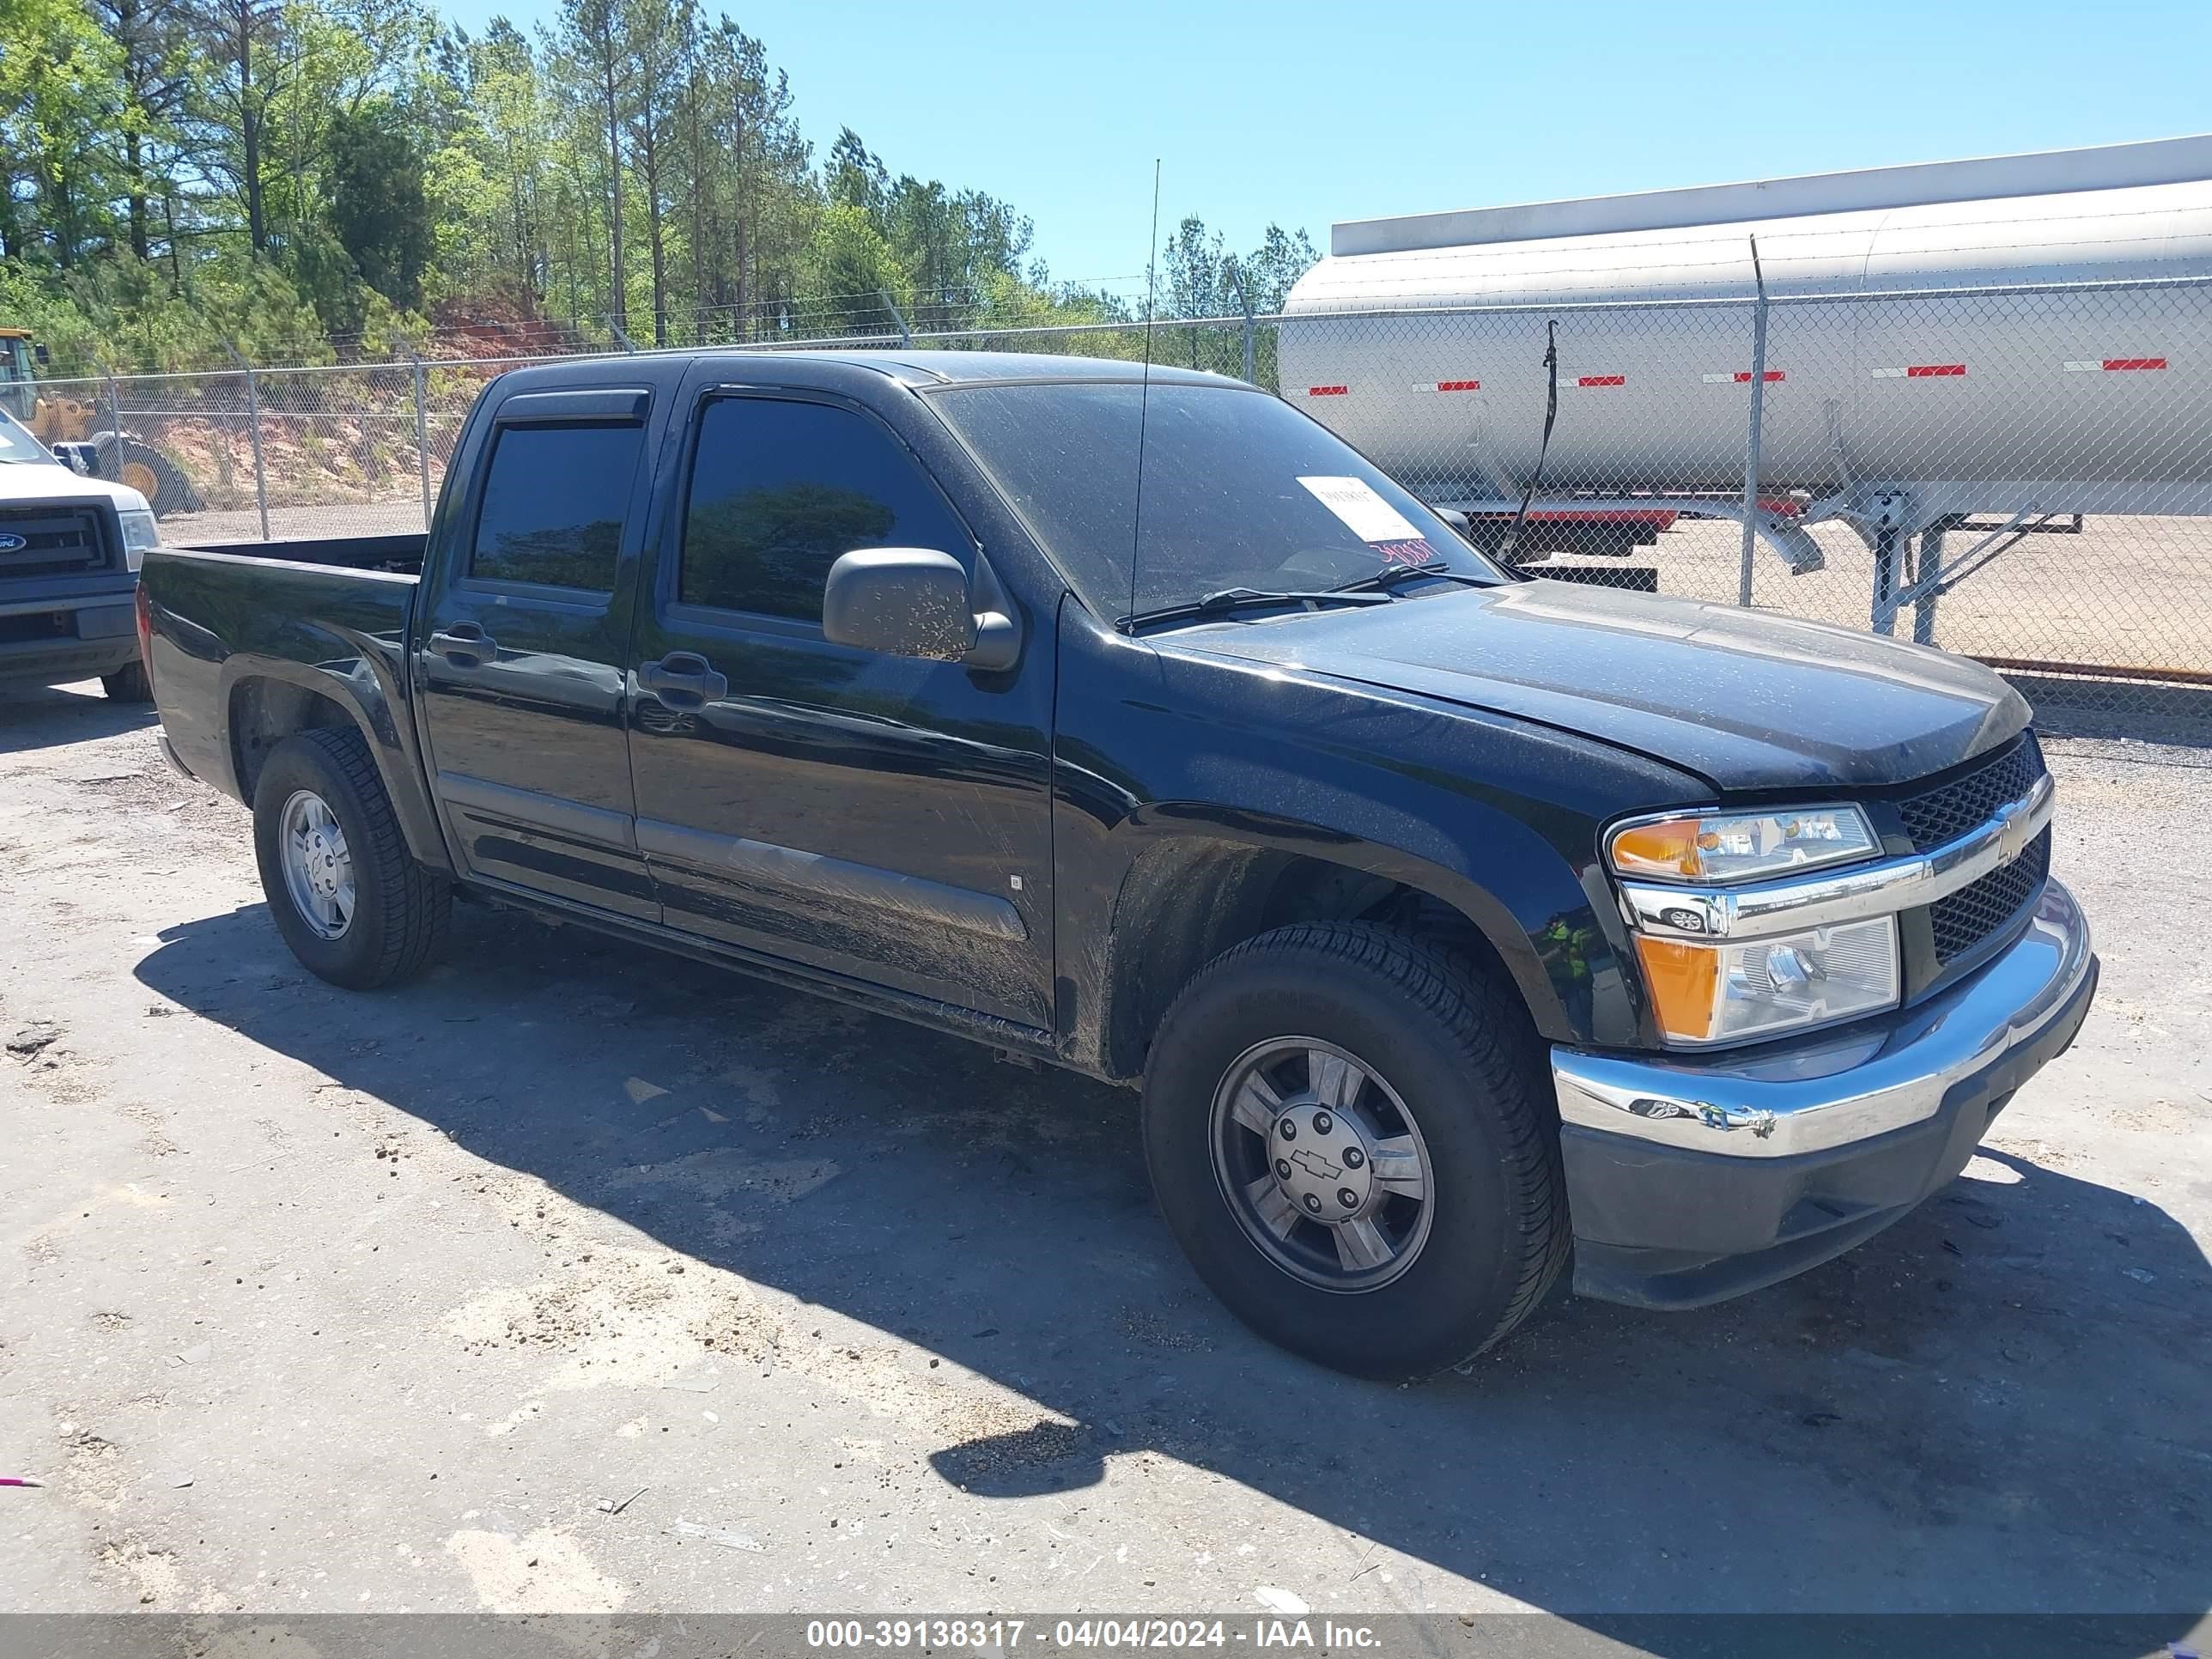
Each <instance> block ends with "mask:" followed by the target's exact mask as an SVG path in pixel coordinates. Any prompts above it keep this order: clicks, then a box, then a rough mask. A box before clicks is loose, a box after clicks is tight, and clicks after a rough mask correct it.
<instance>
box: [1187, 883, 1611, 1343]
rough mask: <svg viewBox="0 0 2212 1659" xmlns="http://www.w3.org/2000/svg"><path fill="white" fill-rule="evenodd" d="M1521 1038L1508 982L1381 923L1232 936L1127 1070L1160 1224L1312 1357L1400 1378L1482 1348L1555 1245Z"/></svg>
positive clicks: (1530, 1063) (1231, 1293)
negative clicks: (1137, 1083) (1133, 1073)
mask: <svg viewBox="0 0 2212 1659" xmlns="http://www.w3.org/2000/svg"><path fill="white" fill-rule="evenodd" d="M1530 1039H1531V1034H1530V1033H1529V1032H1528V1029H1527V1020H1526V1016H1525V1015H1524V1014H1523V1013H1522V1011H1521V1010H1520V1008H1519V1007H1518V1006H1517V1005H1516V1004H1514V1003H1513V1002H1511V1001H1510V1000H1509V997H1508V995H1507V994H1504V993H1501V992H1499V991H1497V990H1495V989H1492V987H1487V986H1486V985H1485V984H1483V983H1482V981H1480V980H1479V979H1478V978H1476V977H1475V976H1474V975H1473V974H1471V973H1470V972H1469V971H1468V969H1467V968H1466V967H1465V966H1464V965H1463V964H1462V963H1460V962H1458V961H1457V960H1456V959H1455V958H1454V957H1451V956H1449V954H1447V953H1445V952H1444V951H1441V950H1438V949H1437V948H1435V947H1434V946H1432V945H1429V944H1426V943H1425V942H1423V941H1421V940H1419V939H1414V938H1413V937H1411V936H1409V935H1407V934H1405V933H1399V932H1397V931H1395V930H1393V929H1390V928H1387V927H1376V926H1371V925H1369V924H1365V923H1331V924H1301V925H1298V926H1296V927H1284V928H1279V929H1277V930H1276V931H1274V932H1273V933H1265V934H1262V935H1261V936H1260V937H1259V938H1257V939H1251V940H1249V941H1247V942H1246V943H1245V944H1243V945H1237V947H1235V948H1234V949H1233V950H1231V951H1226V952H1225V953H1224V954H1223V955H1222V956H1220V957H1217V958H1216V959H1215V960H1214V961H1213V962H1212V963H1210V964H1209V965H1208V966H1207V967H1206V969H1204V970H1203V971H1202V972H1201V973H1200V975H1198V977H1197V978H1196V979H1194V981H1192V982H1191V983H1190V985H1189V986H1188V987H1186V988H1185V989H1184V991H1183V993H1182V995H1181V996H1180V997H1178V998H1177V999H1176V1004H1175V1006H1174V1007H1172V1008H1171V1009H1170V1011H1169V1012H1168V1016H1167V1018H1166V1019H1165V1021H1164V1023H1163V1024H1162V1026H1161V1029H1160V1032H1159V1035H1158V1039H1157V1040H1156V1041H1155V1042H1154V1043H1153V1046H1152V1055H1151V1059H1150V1061H1149V1063H1148V1065H1147V1066H1146V1079H1145V1105H1144V1131H1145V1152H1146V1162H1147V1164H1149V1165H1150V1167H1151V1170H1152V1184H1153V1188H1154V1190H1155V1191H1156V1192H1157V1193H1158V1197H1159V1202H1160V1208H1161V1210H1162V1212H1163V1213H1164V1215H1165V1217H1166V1218H1167V1222H1168V1225H1169V1227H1170V1229H1171V1230H1172V1231H1173V1232H1174V1233H1175V1235H1176V1240H1177V1242H1178V1243H1181V1244H1182V1248H1183V1250H1184V1252H1185V1253H1186V1254H1187V1255H1188V1256H1189V1257H1190V1260H1191V1263H1192V1265H1193V1266H1194V1267H1196V1269H1197V1270H1198V1273H1199V1275H1200V1277H1201V1278H1202V1279H1205V1280H1206V1284H1207V1285H1209V1286H1211V1287H1212V1290H1213V1291H1214V1293H1215V1294H1216V1295H1218V1296H1219V1297H1221V1299H1222V1300H1223V1301H1224V1302H1225V1303H1226V1304H1228V1306H1229V1308H1230V1310H1231V1311H1232V1312H1233V1313H1235V1314H1236V1315H1237V1316H1238V1317H1239V1318H1241V1319H1243V1321H1244V1322H1246V1323H1247V1324H1249V1325H1250V1326H1252V1327H1253V1328H1255V1330H1257V1331H1259V1332H1260V1334H1262V1335H1263V1336H1266V1337H1267V1338H1269V1339H1270V1340H1273V1341H1275V1342H1277V1343H1279V1344H1280V1345H1281V1346H1284V1347H1286V1348H1289V1349H1291V1351H1292V1352H1296V1353H1299V1354H1303V1355H1304V1356H1305V1357H1306V1358H1309V1359H1313V1360H1316V1361H1318V1362H1319V1363H1321V1364H1325V1365H1328V1366H1332V1367H1334V1368H1335V1369H1336V1370H1344V1371H1350V1372H1352V1373H1354V1374H1355V1375H1358V1376H1382V1377H1393V1378H1398V1377H1410V1376H1425V1375H1428V1374H1429V1373H1431V1372H1434V1371H1437V1370H1443V1368H1445V1367H1447V1366H1449V1365H1452V1364H1457V1363H1459V1362H1460V1361H1462V1360H1464V1359H1467V1358H1470V1357H1472V1356H1473V1355H1474V1354H1477V1353H1480V1352H1482V1350H1484V1349H1485V1348H1487V1347H1489V1346H1492V1345H1493V1344H1494V1343H1496V1342H1498V1341H1499V1340H1501V1339H1503V1338H1504V1336H1505V1334H1507V1333H1508V1332H1509V1331H1510V1330H1511V1329H1512V1328H1514V1327H1515V1326H1516V1325H1517V1324H1518V1323H1520V1322H1521V1321H1522V1319H1523V1318H1525V1317H1526V1316H1528V1313H1529V1312H1530V1311H1532V1310H1534V1308H1535V1307H1536V1305H1537V1304H1538V1303H1539V1302H1540V1301H1541V1299H1542V1297H1543V1295H1544V1292H1545V1291H1547V1289H1548V1288H1549V1287H1550V1285H1551V1284H1552V1282H1553V1280H1554V1279H1556V1278H1557V1277H1558V1276H1559V1269H1560V1267H1562V1266H1563V1265H1564V1263H1565V1260H1566V1252H1567V1244H1568V1231H1567V1218H1566V1202H1565V1192H1564V1187H1563V1183H1562V1180H1561V1176H1560V1173H1559V1139H1558V1133H1557V1130H1556V1127H1555V1122H1556V1120H1555V1119H1554V1117H1553V1115H1552V1114H1551V1113H1550V1112H1549V1111H1548V1110H1547V1109H1546V1108H1545V1106H1544V1104H1543V1102H1542V1098H1541V1090H1540V1086H1539V1081H1538V1078H1537V1074H1536V1068H1535V1066H1534V1048H1533V1044H1532V1042H1531V1040H1530Z"/></svg>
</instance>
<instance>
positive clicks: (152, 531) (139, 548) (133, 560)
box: [116, 507, 161, 570]
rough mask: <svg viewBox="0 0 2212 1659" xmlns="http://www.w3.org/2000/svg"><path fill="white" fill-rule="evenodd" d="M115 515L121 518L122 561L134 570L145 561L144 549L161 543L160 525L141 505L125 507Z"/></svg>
mask: <svg viewBox="0 0 2212 1659" xmlns="http://www.w3.org/2000/svg"><path fill="white" fill-rule="evenodd" d="M116 517H118V518H119V519H120V520H123V562H124V563H125V565H127V566H128V567H129V568H131V569H133V570H136V569H137V568H138V567H139V566H141V565H143V564H144V563H145V562H146V550H147V549H148V548H149V547H159V546H160V545H161V527H160V526H158V525H156V524H155V522H154V515H153V513H151V512H150V511H149V510H148V509H147V508H145V507H125V508H124V509H123V510H122V511H121V512H120V513H117V514H116Z"/></svg>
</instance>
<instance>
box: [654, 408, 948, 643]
mask: <svg viewBox="0 0 2212 1659" xmlns="http://www.w3.org/2000/svg"><path fill="white" fill-rule="evenodd" d="M973 545H974V544H973V543H972V542H971V541H970V540H969V536H968V532H966V531H965V530H964V529H963V528H962V527H961V525H960V522H959V520H957V519H955V518H954V517H953V515H952V510H951V508H950V507H947V506H946V505H945V498H944V497H943V496H942V495H939V494H938V492H937V487H936V486H935V485H934V484H933V483H931V482H930V480H929V478H928V476H927V474H925V473H924V472H923V471H921V468H920V467H919V466H917V465H915V461H914V459H913V457H912V456H910V455H908V453H907V452H906V451H905V450H904V449H903V448H902V447H900V445H899V443H898V441H897V440H896V439H895V438H893V437H892V436H891V435H890V433H888V432H886V431H885V430H884V428H882V427H880V426H878V425H877V424H876V422H873V421H872V420H870V419H869V418H867V416H864V415H858V414H855V413H854V412H853V411H852V410H847V409H837V408H834V407H832V406H830V405H829V404H804V403H787V402H783V401H781V400H779V399H775V398H720V399H717V400H716V401H714V402H713V403H710V404H708V405H707V407H706V410H705V411H704V412H703V413H702V416H701V417H700V422H699V449H698V455H697V459H696V460H695V461H694V462H693V464H692V469H691V499H690V507H689V509H688V511H687V512H686V514H685V517H684V554H683V558H682V561H681V562H680V564H679V565H678V580H677V599H678V601H679V602H681V603H682V604H684V605H707V606H710V607H712V608H714V609H716V610H720V611H758V612H764V613H765V614H767V615H769V616H771V617H795V618H799V619H801V620H804V621H808V622H819V621H821V619H822V586H823V582H824V581H825V580H827V578H828V577H829V567H830V566H831V565H833V564H835V563H836V562H837V560H838V558H839V556H842V555H843V554H847V553H850V552H853V551H854V550H856V549H859V548H863V547H927V548H933V549H935V550H937V551H939V552H940V553H950V554H951V555H952V556H953V557H955V558H957V559H959V560H961V561H962V562H963V563H964V562H966V561H967V559H968V556H969V552H970V550H972V548H973Z"/></svg>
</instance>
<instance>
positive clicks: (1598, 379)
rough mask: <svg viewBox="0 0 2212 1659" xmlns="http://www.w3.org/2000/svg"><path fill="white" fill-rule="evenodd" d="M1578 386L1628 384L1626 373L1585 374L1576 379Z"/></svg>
mask: <svg viewBox="0 0 2212 1659" xmlns="http://www.w3.org/2000/svg"><path fill="white" fill-rule="evenodd" d="M1575 384H1576V385H1577V386H1626V385H1627V384H1628V376H1626V374H1584V375H1583V376H1582V377H1581V378H1579V379H1578V380H1576V382H1575Z"/></svg>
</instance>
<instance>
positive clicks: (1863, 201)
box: [1329, 134, 2212, 258]
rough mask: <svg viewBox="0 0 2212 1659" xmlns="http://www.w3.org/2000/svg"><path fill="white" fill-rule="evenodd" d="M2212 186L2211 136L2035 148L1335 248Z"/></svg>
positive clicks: (1474, 218) (1348, 230) (1579, 200)
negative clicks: (2200, 183)
mask: <svg viewBox="0 0 2212 1659" xmlns="http://www.w3.org/2000/svg"><path fill="white" fill-rule="evenodd" d="M2197 179H2212V134H2199V135H2197V136H2194V137H2184V138H2157V139H2153V140H2151V141H2149V142H2148V143H2137V144H2099V145H2094V146H2092V147H2090V148H2088V149H2051V150H2039V151H2035V152H2033V153H2031V154H2028V155H1990V156H1980V157H1977V158H1974V159H1972V160H1970V161H1923V162H1916V163H1913V164H1911V165H1909V166H1905V167H1866V168H1863V169H1860V170H1859V171H1857V172H1852V173H1807V174H1804V175H1802V176H1800V177H1798V178H1794V179H1752V180H1749V181H1747V182H1745V183H1741V184H1733V185H1693V186H1692V187H1690V188H1688V189H1686V190H1651V191H1638V192H1636V193H1634V194H1631V195H1621V196H1584V197H1575V198H1573V199H1571V200H1568V201H1562V202H1529V203H1523V204H1520V205H1518V206H1514V207H1492V208H1467V209H1462V210H1458V211H1456V212H1449V213H1413V214H1406V215H1402V216H1399V217H1396V218H1389V219H1348V220H1345V221H1343V222H1340V223H1338V224H1336V225H1335V226H1334V227H1332V228H1331V229H1330V232H1329V252H1330V253H1332V254H1334V255H1336V256H1337V257H1339V258H1342V257H1344V256H1346V255H1350V254H1359V253H1400V252H1410V251H1413V250H1414V249H1419V248H1439V247H1465V246H1469V245H1471V244H1479V243H1485V242H1528V241H1538V240H1543V239H1545V238H1547V237H1553V236H1601V235H1607V234H1617V233H1621V232H1629V231H1639V230H1665V229H1674V228H1683V227H1687V226H1692V225H1724V224H1733V223H1735V222H1739V221H1743V220H1764V219H1787V218H1795V217H1797V216H1802V215H1806V214H1816V213H1858V212H1867V211H1874V210H1881V209H1886V208H1901V207H1924V206H1929V205H1933V204H1937V203H1942V202H1979V201H1987V200H1990V199H1991V198H1993V197H2006V196H2057V195H2063V194H2067V193H2069V192H2071V191H2086V190H2121V189H2126V188H2129V187H2130V186H2134V185H2172V184H2185V183H2190V182H2192V181H2195V180H2197Z"/></svg>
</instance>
